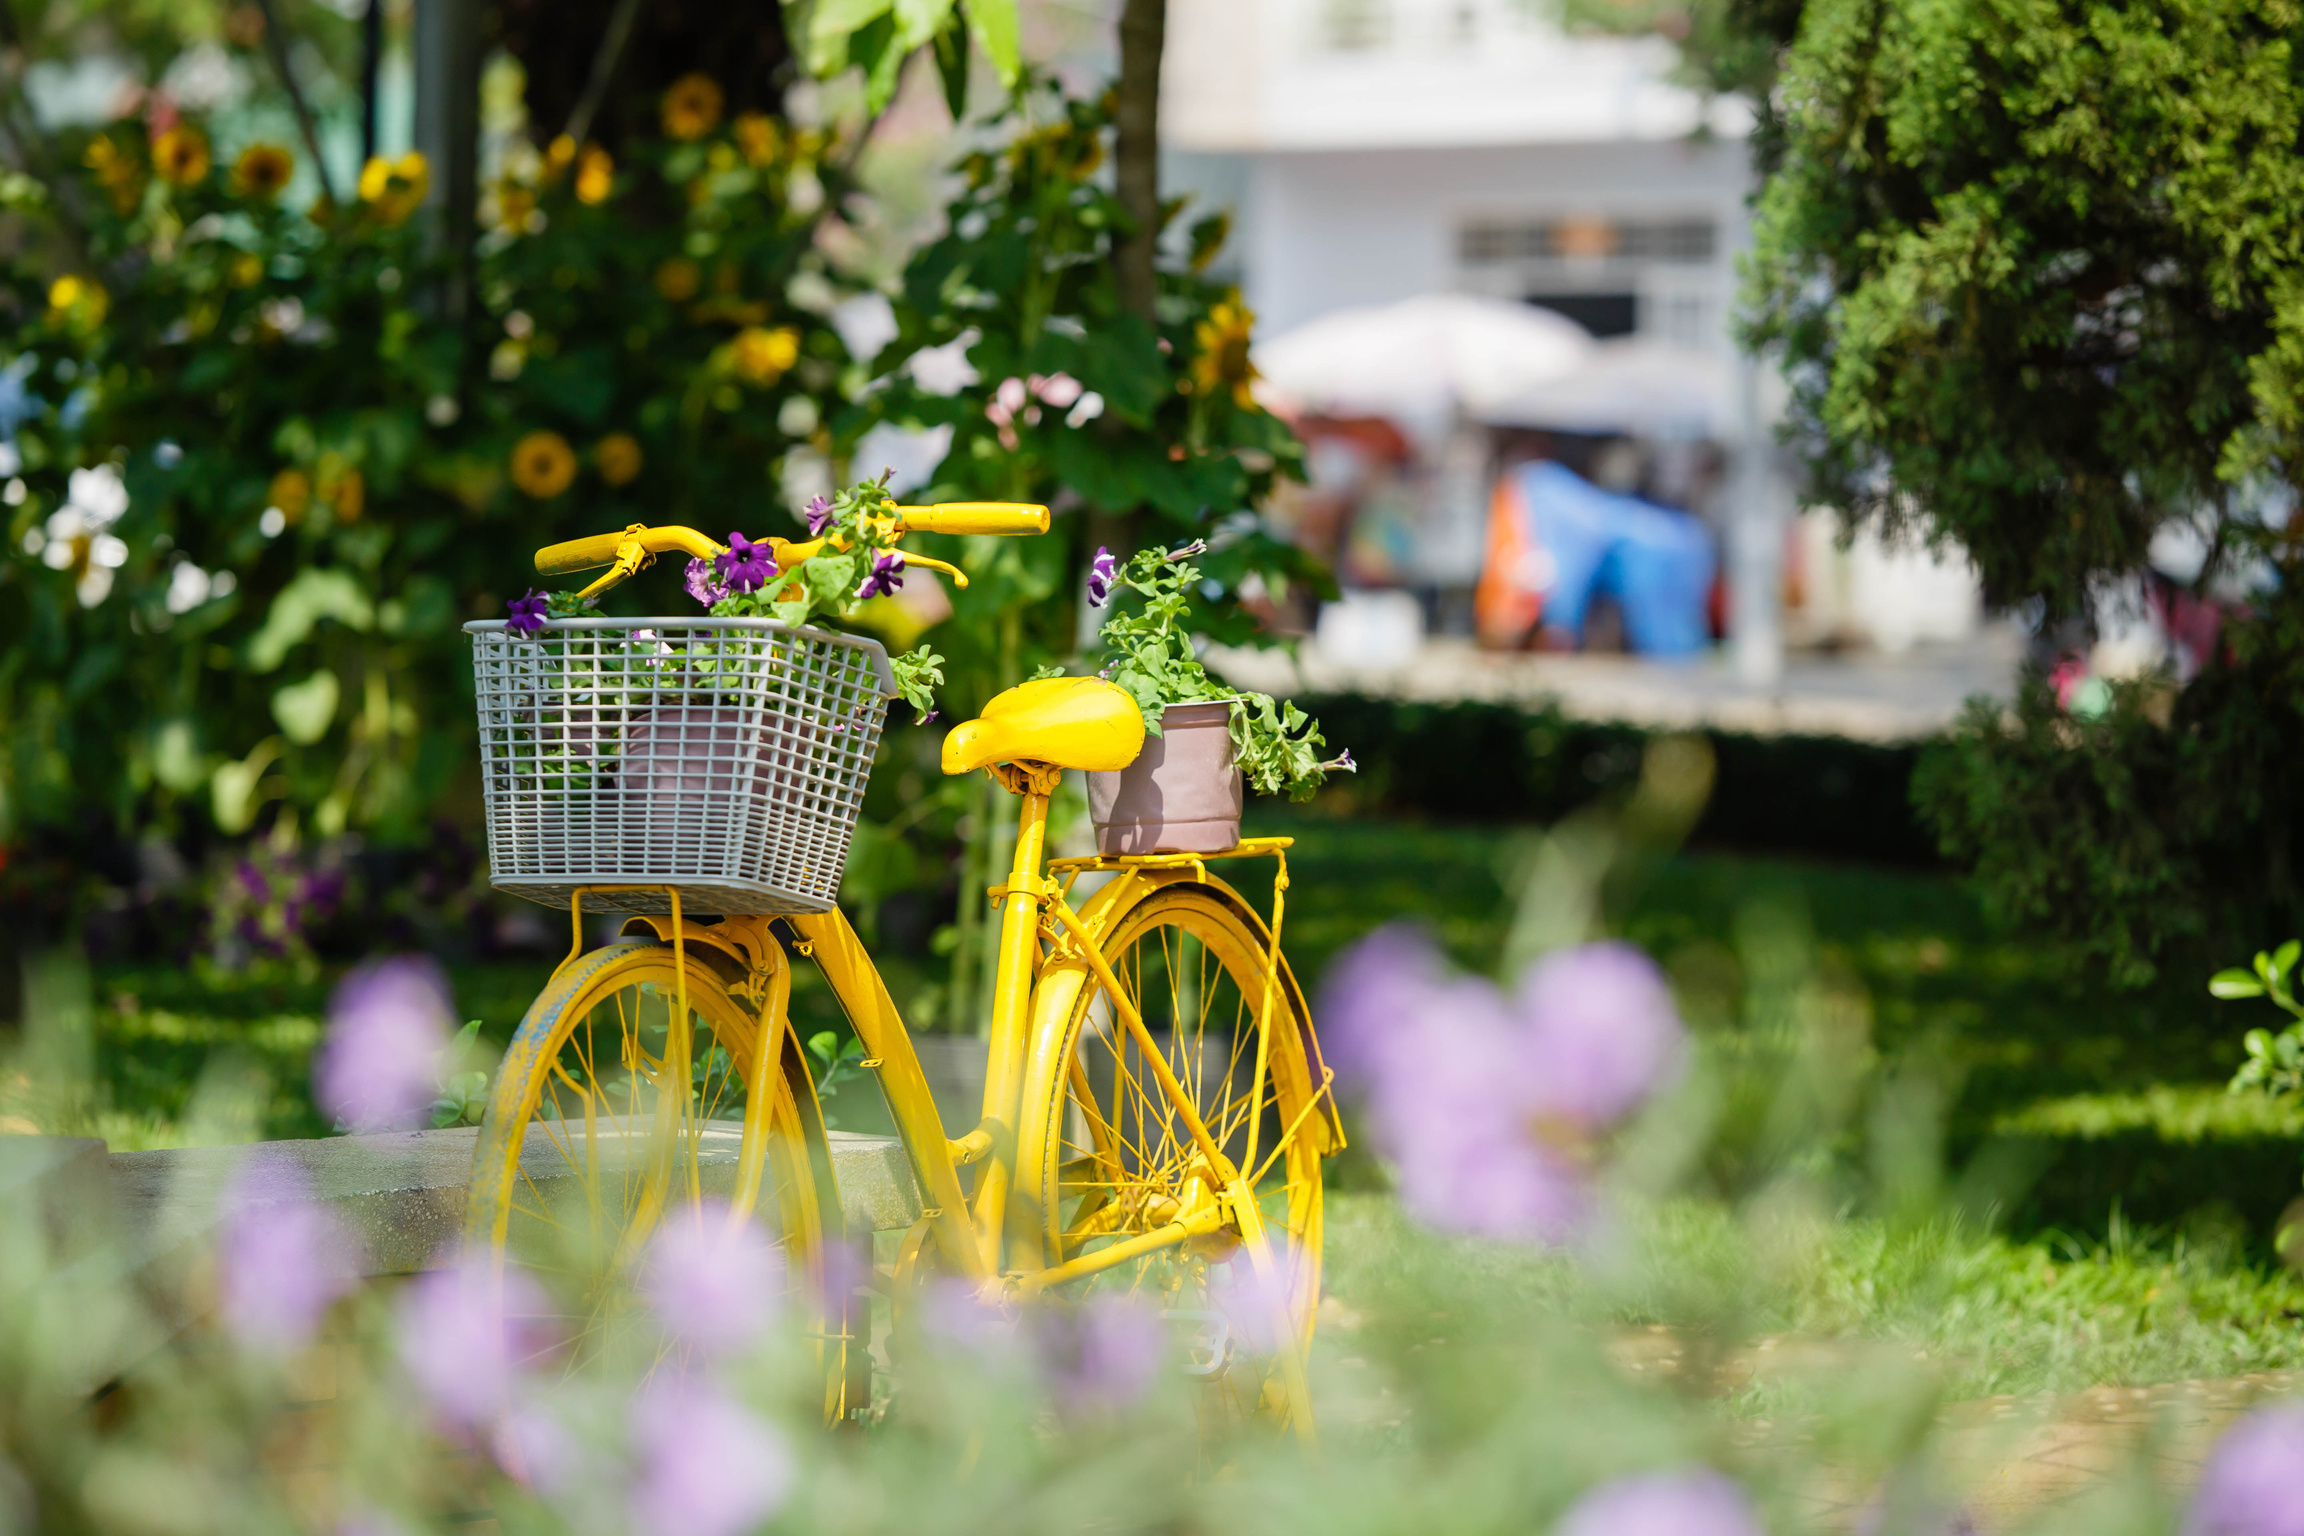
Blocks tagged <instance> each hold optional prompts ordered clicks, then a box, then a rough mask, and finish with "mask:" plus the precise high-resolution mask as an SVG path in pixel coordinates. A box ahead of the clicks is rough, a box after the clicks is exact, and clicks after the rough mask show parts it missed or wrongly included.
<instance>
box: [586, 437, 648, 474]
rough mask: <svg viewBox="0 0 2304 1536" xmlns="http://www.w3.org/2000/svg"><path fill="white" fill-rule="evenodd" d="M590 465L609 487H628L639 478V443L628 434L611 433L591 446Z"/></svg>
mask: <svg viewBox="0 0 2304 1536" xmlns="http://www.w3.org/2000/svg"><path fill="white" fill-rule="evenodd" d="M592 463H593V466H594V467H595V468H597V469H598V470H599V471H600V478H601V479H603V480H605V481H607V482H608V483H609V484H610V485H630V484H631V483H632V482H633V481H634V480H637V479H638V478H639V477H640V465H641V457H640V442H639V439H637V438H635V437H634V436H633V435H632V434H631V433H629V432H611V433H609V434H608V435H607V436H606V437H604V438H602V439H600V441H599V442H597V443H595V444H593V445H592Z"/></svg>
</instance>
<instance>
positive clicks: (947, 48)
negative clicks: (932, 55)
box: [935, 21, 968, 123]
mask: <svg viewBox="0 0 2304 1536" xmlns="http://www.w3.org/2000/svg"><path fill="white" fill-rule="evenodd" d="M935 51H936V78H937V80H938V81H939V82H940V83H941V84H942V85H943V87H944V109H945V110H946V111H948V112H950V113H951V114H952V121H954V122H955V123H957V122H959V121H961V120H962V119H964V118H965V117H967V115H968V24H967V23H966V22H965V21H960V22H955V23H954V24H953V25H951V26H948V27H946V28H945V29H944V30H943V31H941V32H939V33H937V34H936V43H935Z"/></svg>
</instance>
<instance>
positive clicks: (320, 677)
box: [272, 667, 342, 747]
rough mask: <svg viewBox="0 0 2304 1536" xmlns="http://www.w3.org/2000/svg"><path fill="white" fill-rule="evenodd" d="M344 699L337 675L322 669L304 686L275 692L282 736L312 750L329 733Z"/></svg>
mask: <svg viewBox="0 0 2304 1536" xmlns="http://www.w3.org/2000/svg"><path fill="white" fill-rule="evenodd" d="M341 696H342V690H341V689H340V688H339V686H338V684H337V682H336V674H335V673H333V672H331V671H329V670H328V669H327V668H326V667H322V668H321V669H320V670H319V671H317V672H315V673H313V674H312V675H311V676H310V677H308V678H306V679H304V681H302V682H300V683H290V684H288V685H287V686H286V687H284V688H279V689H275V690H274V691H273V694H272V718H273V719H275V720H277V721H279V722H280V732H281V734H282V735H284V736H286V737H287V738H288V739H289V740H290V741H292V742H295V743H296V744H297V745H298V746H300V747H308V746H310V745H312V744H313V743H314V742H316V741H318V740H319V739H320V738H321V737H323V736H325V735H327V734H328V727H329V725H330V724H332V723H333V722H334V721H335V719H336V704H337V700H338V699H339V698H340V697H341Z"/></svg>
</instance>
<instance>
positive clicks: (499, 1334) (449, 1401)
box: [397, 1257, 552, 1429]
mask: <svg viewBox="0 0 2304 1536" xmlns="http://www.w3.org/2000/svg"><path fill="white" fill-rule="evenodd" d="M548 1305H549V1304H548V1303H547V1301H546V1299H545V1297H544V1294H543V1292H542V1291H541V1290H540V1289H538V1287H537V1285H536V1282H535V1281H533V1280H531V1279H529V1278H528V1276H527V1274H526V1273H525V1272H524V1271H522V1270H518V1269H505V1270H503V1271H502V1272H501V1273H499V1271H498V1269H497V1266H496V1265H495V1264H493V1263H492V1262H490V1261H489V1260H488V1259H486V1258H477V1257H466V1258H464V1259H462V1260H460V1261H458V1262H457V1263H456V1264H454V1265H452V1266H451V1267H449V1268H447V1269H435V1270H428V1271H426V1272H425V1273H424V1274H421V1275H419V1276H417V1277H416V1279H415V1281H414V1283H412V1284H411V1285H410V1286H409V1287H408V1289H407V1290H406V1291H405V1292H404V1293H403V1294H402V1296H401V1299H400V1312H399V1326H398V1330H397V1332H398V1342H399V1350H400V1363H401V1364H402V1365H403V1366H404V1367H406V1368H407V1371H408V1375H409V1377H410V1379H411V1380H413V1381H414V1382H415V1383H416V1389H417V1390H418V1391H419V1392H421V1393H423V1394H424V1400H425V1401H426V1402H428V1403H430V1404H431V1405H432V1411H433V1412H434V1413H436V1414H438V1415H439V1416H440V1418H441V1419H442V1420H443V1421H445V1422H446V1423H449V1424H452V1425H455V1426H458V1427H460V1428H464V1429H477V1428H479V1427H480V1426H482V1425H484V1424H486V1423H488V1422H489V1421H490V1420H492V1419H495V1418H498V1417H500V1416H501V1415H502V1414H504V1413H505V1412H506V1411H507V1410H508V1409H509V1408H510V1407H511V1403H512V1388H513V1385H514V1383H515V1382H516V1381H517V1379H518V1377H519V1376H520V1374H521V1372H522V1371H523V1370H524V1369H525V1368H526V1366H527V1365H528V1362H529V1361H531V1360H533V1359H534V1358H536V1357H537V1356H538V1355H540V1354H542V1353H544V1351H545V1350H547V1349H549V1348H550V1347H551V1344H552V1340H551V1339H550V1338H549V1337H548V1336H547V1335H546V1333H545V1332H544V1330H543V1327H542V1323H541V1319H542V1318H543V1317H544V1315H545V1313H546V1311H547V1308H548Z"/></svg>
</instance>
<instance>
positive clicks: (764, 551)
mask: <svg viewBox="0 0 2304 1536" xmlns="http://www.w3.org/2000/svg"><path fill="white" fill-rule="evenodd" d="M712 568H713V569H714V570H715V571H718V572H719V573H720V579H721V580H722V581H724V582H726V583H727V584H728V590H729V591H731V592H757V591H759V590H760V589H761V588H762V587H764V586H766V585H767V584H768V583H769V581H770V580H771V579H772V578H774V576H775V575H776V558H775V554H774V552H773V551H772V550H771V549H770V548H769V546H768V541H767V540H765V539H762V540H759V541H758V542H754V541H753V540H751V539H748V538H746V537H744V535H742V534H740V533H731V534H729V535H728V549H727V552H726V553H725V554H721V555H717V556H715V557H714V558H713V561H712Z"/></svg>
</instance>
